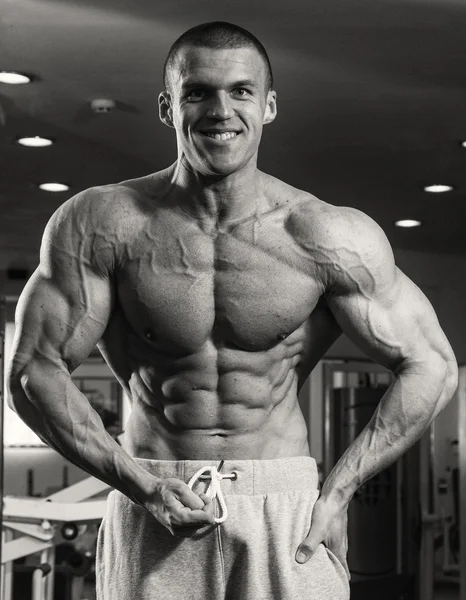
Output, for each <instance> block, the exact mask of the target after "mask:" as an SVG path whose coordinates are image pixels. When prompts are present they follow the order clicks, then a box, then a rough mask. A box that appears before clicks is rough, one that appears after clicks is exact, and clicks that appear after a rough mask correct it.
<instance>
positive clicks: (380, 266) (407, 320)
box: [301, 211, 458, 566]
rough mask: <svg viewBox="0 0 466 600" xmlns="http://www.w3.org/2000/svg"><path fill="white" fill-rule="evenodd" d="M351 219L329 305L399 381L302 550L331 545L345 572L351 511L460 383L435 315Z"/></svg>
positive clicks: (362, 223) (333, 481) (373, 236)
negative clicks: (352, 503) (359, 496)
mask: <svg viewBox="0 0 466 600" xmlns="http://www.w3.org/2000/svg"><path fill="white" fill-rule="evenodd" d="M347 216H348V221H347V222H346V227H345V231H344V233H343V234H340V240H339V243H337V244H336V246H335V249H327V250H325V255H326V256H325V263H326V264H327V290H326V294H325V297H326V301H327V304H328V306H329V308H330V310H331V311H332V313H333V315H334V317H335V319H336V320H337V322H338V324H339V325H340V327H341V329H342V331H343V332H344V333H346V334H347V335H348V337H349V338H350V339H352V340H353V341H354V342H355V343H356V344H357V345H358V346H359V347H360V348H361V349H362V350H364V351H365V353H366V354H367V355H368V356H370V357H371V358H373V359H374V360H375V361H376V362H378V363H379V364H382V365H384V366H386V367H387V368H389V369H390V370H391V371H392V372H393V374H394V376H395V378H394V381H393V383H392V384H391V386H390V387H389V389H388V390H387V392H386V393H385V394H384V396H383V398H382V400H381V401H380V403H379V404H378V406H377V408H376V410H375V412H374V414H373V416H372V418H371V420H370V421H369V423H368V424H367V426H366V427H365V428H364V429H363V431H362V432H361V433H360V435H359V436H358V437H357V438H356V440H354V442H353V443H352V444H351V445H350V446H349V447H348V449H347V450H346V452H345V453H344V454H343V455H342V456H341V458H340V459H339V460H338V462H337V464H336V465H335V467H334V468H333V470H332V471H331V473H330V474H329V476H328V477H327V479H326V481H325V482H324V485H323V487H322V491H321V495H320V498H319V500H318V502H317V503H316V506H315V508H314V512H313V519H312V521H313V523H312V526H311V531H310V533H309V535H308V537H307V538H306V540H305V541H304V543H303V544H301V547H302V549H303V550H304V551H305V553H306V554H307V555H308V558H309V556H310V555H312V553H313V552H314V551H315V549H316V547H317V545H318V544H319V543H321V542H324V543H325V544H326V545H327V546H328V547H329V548H330V549H332V550H333V552H334V553H335V554H337V555H338V556H339V558H340V560H341V561H342V562H343V564H344V565H345V566H346V549H347V545H346V511H347V507H348V504H349V502H350V500H351V499H352V497H353V495H354V493H355V492H356V490H357V489H358V488H359V487H360V486H361V485H363V484H364V483H365V482H366V481H367V480H368V479H370V478H371V477H373V476H374V475H376V474H377V473H378V472H380V471H381V470H383V469H385V468H386V467H388V466H389V465H391V464H392V463H393V462H395V461H396V460H397V459H398V458H400V456H402V454H404V453H405V452H406V451H407V450H408V449H409V448H410V447H411V446H412V445H413V444H415V442H417V441H418V440H419V439H420V438H421V436H422V435H423V433H424V432H425V431H426V430H427V429H428V427H429V425H430V424H431V423H432V421H433V420H434V419H435V417H436V416H437V415H438V414H439V412H440V411H441V410H442V409H443V408H444V407H445V406H446V405H447V403H448V402H449V401H450V399H451V397H452V396H453V394H454V392H455V390H456V387H457V383H458V368H457V363H456V360H455V356H454V354H453V351H452V349H451V347H450V344H449V343H448V340H447V339H446V337H445V334H444V333H443V331H442V329H441V328H440V325H439V323H438V320H437V317H436V315H435V313H434V310H433V308H432V306H431V304H430V302H429V301H428V300H427V298H426V297H425V296H424V294H423V293H422V292H421V291H420V290H419V288H418V287H417V286H416V285H415V284H414V283H413V282H412V281H411V280H409V279H408V278H407V277H406V276H405V275H404V274H403V273H402V272H401V271H400V270H399V269H397V267H396V266H395V263H394V259H393V253H392V250H391V248H390V245H389V243H388V240H387V239H386V237H385V234H384V233H383V231H382V230H381V229H380V228H379V227H378V225H376V224H375V223H374V222H373V221H372V220H371V219H370V218H369V217H367V216H366V215H363V214H362V213H359V211H351V212H349V214H348V215H347ZM334 231H335V230H334ZM335 233H336V234H337V236H338V228H337V229H336V232H335ZM328 265H330V266H328Z"/></svg>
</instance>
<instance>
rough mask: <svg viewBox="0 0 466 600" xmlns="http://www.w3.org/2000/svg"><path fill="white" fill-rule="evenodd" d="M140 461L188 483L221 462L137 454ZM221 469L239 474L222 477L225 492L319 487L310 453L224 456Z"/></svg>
mask: <svg viewBox="0 0 466 600" xmlns="http://www.w3.org/2000/svg"><path fill="white" fill-rule="evenodd" d="M134 460H135V461H136V462H137V464H138V465H140V466H141V467H142V468H143V469H145V470H146V471H148V472H149V473H151V474H152V475H154V476H155V477H159V478H161V479H165V478H168V477H174V478H176V479H181V480H182V481H184V482H185V483H188V481H189V480H190V479H191V478H192V477H193V475H195V473H197V471H199V470H200V469H201V468H202V467H216V468H217V469H218V468H219V466H220V461H209V460H153V459H149V458H135V459H134ZM220 473H222V474H224V475H229V474H236V478H231V479H229V478H225V479H222V491H223V493H224V494H225V495H237V494H238V495H239V494H242V495H249V496H254V495H266V494H271V493H277V492H291V491H300V490H307V491H310V490H316V489H318V485H319V477H318V471H317V464H316V461H315V459H314V458H312V457H310V456H292V457H289V458H274V459H266V460H256V459H254V460H235V459H231V460H225V461H224V462H223V465H222V468H221V470H220Z"/></svg>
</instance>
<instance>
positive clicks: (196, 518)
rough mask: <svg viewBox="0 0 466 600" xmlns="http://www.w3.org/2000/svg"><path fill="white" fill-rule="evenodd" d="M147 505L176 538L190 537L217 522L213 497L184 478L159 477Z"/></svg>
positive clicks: (146, 502) (145, 503)
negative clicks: (199, 491)
mask: <svg viewBox="0 0 466 600" xmlns="http://www.w3.org/2000/svg"><path fill="white" fill-rule="evenodd" d="M144 506H145V508H146V509H147V510H148V511H149V512H150V513H151V514H152V515H153V516H154V517H155V518H156V519H157V521H158V522H159V523H161V524H162V525H163V526H164V527H165V528H166V529H168V531H169V532H170V533H171V534H172V535H173V536H175V537H189V536H190V535H192V534H194V533H195V532H196V531H197V530H198V529H200V528H202V527H205V526H206V525H212V524H213V523H215V517H214V514H213V504H212V499H211V498H209V497H208V496H207V495H206V494H199V495H198V494H196V493H195V492H193V490H192V489H191V488H190V487H189V486H188V485H187V484H186V483H184V482H183V481H181V480H180V479H175V478H167V479H159V480H158V481H157V483H156V484H155V486H154V491H153V493H152V494H150V496H149V497H148V498H147V500H146V501H145V502H144Z"/></svg>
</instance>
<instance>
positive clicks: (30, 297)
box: [13, 269, 112, 371]
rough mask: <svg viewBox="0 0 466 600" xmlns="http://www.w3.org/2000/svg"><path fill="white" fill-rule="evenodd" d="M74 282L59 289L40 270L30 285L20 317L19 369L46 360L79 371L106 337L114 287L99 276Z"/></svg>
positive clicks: (16, 356)
mask: <svg viewBox="0 0 466 600" xmlns="http://www.w3.org/2000/svg"><path fill="white" fill-rule="evenodd" d="M68 279H69V280H70V284H69V285H68V286H66V285H64V284H63V281H62V282H60V284H57V282H54V281H53V280H51V279H48V278H45V277H43V276H42V274H41V272H40V270H39V269H38V270H37V271H36V272H35V273H34V275H33V276H32V278H31V279H30V281H29V282H28V284H27V286H26V288H25V289H24V292H23V294H22V295H21V298H20V300H19V302H18V309H17V313H16V327H17V329H16V335H15V343H14V351H13V352H14V360H15V361H16V363H17V367H21V366H24V365H26V364H27V362H28V361H31V360H46V361H48V362H53V363H56V364H57V365H60V366H61V367H64V366H66V368H67V369H68V370H69V371H73V370H74V369H75V368H76V367H77V366H78V365H79V364H81V362H82V361H83V360H85V358H87V356H88V355H89V353H90V352H91V350H92V349H93V348H94V346H95V345H96V343H97V342H98V341H99V339H100V338H101V337H102V335H103V333H104V331H105V328H106V326H107V323H108V319H109V314H110V311H111V305H112V293H111V286H110V283H109V282H108V280H106V279H103V278H101V277H98V276H96V275H94V274H87V275H86V277H85V278H84V279H82V278H79V277H74V278H73V277H72V276H70V274H68ZM79 282H80V283H81V286H82V288H84V289H80V287H81V286H80V285H79Z"/></svg>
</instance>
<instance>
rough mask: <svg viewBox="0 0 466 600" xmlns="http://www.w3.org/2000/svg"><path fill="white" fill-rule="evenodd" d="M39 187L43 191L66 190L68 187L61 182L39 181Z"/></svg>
mask: <svg viewBox="0 0 466 600" xmlns="http://www.w3.org/2000/svg"><path fill="white" fill-rule="evenodd" d="M39 187H40V189H41V190H44V191H45V192H66V190H69V189H70V187H69V186H68V185H65V184H63V183H41V184H40V185H39Z"/></svg>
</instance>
